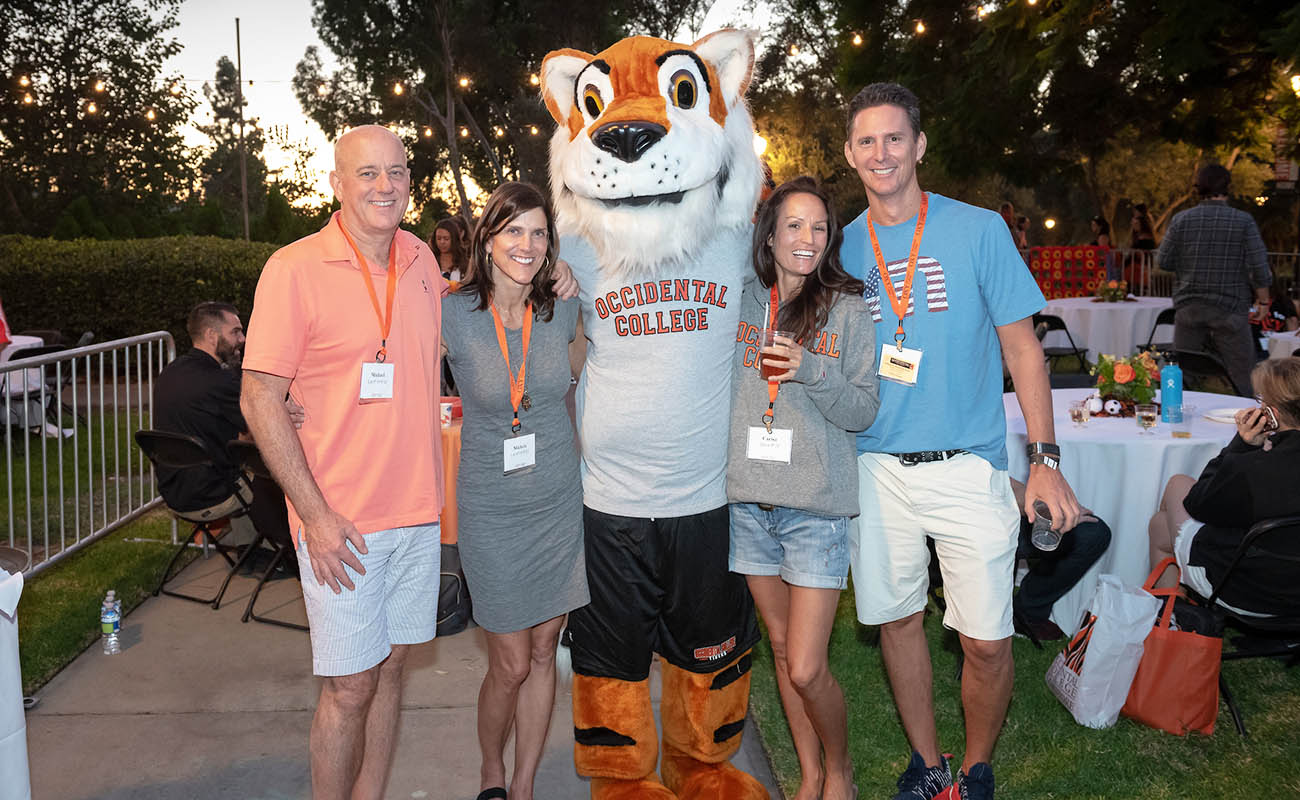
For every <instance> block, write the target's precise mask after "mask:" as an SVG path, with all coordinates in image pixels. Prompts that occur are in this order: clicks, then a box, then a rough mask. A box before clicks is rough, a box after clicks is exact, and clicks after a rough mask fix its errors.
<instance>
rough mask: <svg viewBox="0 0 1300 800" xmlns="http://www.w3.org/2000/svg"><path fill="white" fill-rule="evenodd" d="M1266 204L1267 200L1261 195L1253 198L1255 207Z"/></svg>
mask: <svg viewBox="0 0 1300 800" xmlns="http://www.w3.org/2000/svg"><path fill="white" fill-rule="evenodd" d="M1267 202H1268V198H1267V197H1265V196H1264V195H1262V194H1261V195H1259V196H1257V197H1256V198H1255V205H1257V206H1262V205H1264V204H1265V203H1267Z"/></svg>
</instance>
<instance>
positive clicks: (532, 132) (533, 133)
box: [528, 125, 538, 136]
mask: <svg viewBox="0 0 1300 800" xmlns="http://www.w3.org/2000/svg"><path fill="white" fill-rule="evenodd" d="M537 133H538V131H537V126H536V125H529V126H528V134H529V135H530V136H536V135H537Z"/></svg>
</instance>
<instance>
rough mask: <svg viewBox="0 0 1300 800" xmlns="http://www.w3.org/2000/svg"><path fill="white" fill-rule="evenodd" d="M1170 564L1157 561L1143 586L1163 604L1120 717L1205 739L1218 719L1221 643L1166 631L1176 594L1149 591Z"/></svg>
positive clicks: (1218, 638)
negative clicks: (1204, 736)
mask: <svg viewBox="0 0 1300 800" xmlns="http://www.w3.org/2000/svg"><path fill="white" fill-rule="evenodd" d="M1174 563H1175V562H1174V559H1172V558H1166V559H1165V560H1164V561H1161V562H1160V563H1159V564H1157V565H1156V568H1155V569H1154V570H1152V572H1151V575H1150V576H1148V577H1147V582H1146V584H1145V585H1144V586H1143V588H1144V589H1146V590H1147V591H1148V592H1151V594H1153V595H1155V596H1156V597H1157V598H1160V599H1161V600H1162V602H1163V603H1164V609H1163V610H1162V611H1161V612H1160V616H1158V617H1157V618H1156V625H1155V627H1154V628H1153V629H1152V630H1151V634H1150V635H1149V636H1147V639H1146V644H1145V646H1144V649H1143V651H1142V661H1141V662H1140V663H1139V664H1138V671H1137V675H1136V676H1134V678H1133V685H1132V686H1131V687H1129V691H1128V699H1127V700H1126V701H1125V703H1124V708H1123V709H1122V711H1123V714H1124V716H1126V717H1129V718H1131V719H1134V720H1136V721H1138V722H1141V723H1142V724H1143V725H1149V726H1150V727H1152V728H1157V729H1159V730H1162V731H1168V732H1169V733H1172V734H1175V735H1178V736H1184V735H1186V734H1187V733H1188V732H1189V731H1196V732H1198V733H1203V734H1205V735H1206V736H1209V735H1210V734H1212V733H1214V722H1215V720H1216V719H1217V718H1218V716H1219V659H1220V656H1221V655H1222V653H1223V638H1222V637H1221V636H1205V635H1202V634H1199V633H1193V632H1191V631H1185V630H1171V629H1170V621H1171V618H1172V617H1173V613H1174V605H1175V600H1176V599H1178V598H1179V592H1178V589H1177V588H1174V589H1154V588H1152V587H1153V586H1155V583H1156V579H1157V578H1159V577H1160V574H1161V573H1162V572H1164V571H1165V568H1166V567H1168V566H1170V565H1172V564H1174ZM1175 568H1176V567H1175ZM1181 577H1182V575H1181V573H1180V574H1179V578H1180V579H1181ZM1184 602H1186V600H1184Z"/></svg>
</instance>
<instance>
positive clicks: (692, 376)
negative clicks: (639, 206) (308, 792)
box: [560, 225, 751, 517]
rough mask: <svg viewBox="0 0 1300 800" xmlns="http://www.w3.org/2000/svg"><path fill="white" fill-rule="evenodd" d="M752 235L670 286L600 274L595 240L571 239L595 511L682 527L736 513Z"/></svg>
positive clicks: (735, 235) (739, 232)
mask: <svg viewBox="0 0 1300 800" xmlns="http://www.w3.org/2000/svg"><path fill="white" fill-rule="evenodd" d="M750 235H751V229H750V227H749V226H746V225H742V226H738V227H734V228H731V229H730V230H728V231H724V232H722V234H721V235H718V236H716V237H714V238H712V239H711V240H709V243H708V245H707V246H706V247H705V248H703V249H702V250H701V251H700V252H699V253H697V254H695V257H694V258H692V259H691V260H690V261H689V262H687V263H685V264H681V265H674V268H673V269H671V270H666V271H665V273H664V274H663V275H662V276H658V275H637V276H631V277H616V276H611V275H610V274H609V273H608V272H607V271H603V270H600V269H599V268H598V263H597V256H596V253H595V251H594V250H593V249H592V248H591V247H590V246H589V245H588V244H587V242H586V241H585V240H583V239H581V238H579V237H575V236H566V237H563V239H562V241H561V247H560V252H561V255H562V258H564V260H566V261H567V262H569V265H570V266H571V267H572V268H573V272H574V276H575V277H576V278H577V279H578V283H579V284H580V285H581V286H582V295H581V296H582V308H583V318H582V325H583V330H584V333H585V335H586V337H587V339H588V340H589V343H588V346H587V363H586V368H585V369H584V370H583V373H582V379H581V380H580V381H579V382H578V433H579V438H580V439H581V444H582V487H583V492H584V500H583V502H584V504H585V505H587V506H589V507H590V508H593V509H595V510H597V511H602V512H604V513H606V514H617V515H620V516H627V517H680V516H685V515H688V514H698V513H700V512H703V511H708V510H710V509H714V508H718V507H719V506H721V505H724V504H725V503H726V502H727V484H726V466H727V433H728V430H729V425H730V422H729V420H730V413H731V373H732V368H731V358H732V356H733V354H734V344H735V338H736V326H737V325H738V324H739V322H740V294H741V288H742V283H743V274H742V273H743V269H742V267H743V265H744V263H745V259H738V258H737V257H736V254H737V253H738V252H740V253H744V252H747V251H748V249H749V246H750V241H749V240H750ZM668 337H671V339H672V342H671V344H672V346H671V347H665V342H666V341H668ZM684 456H685V457H684Z"/></svg>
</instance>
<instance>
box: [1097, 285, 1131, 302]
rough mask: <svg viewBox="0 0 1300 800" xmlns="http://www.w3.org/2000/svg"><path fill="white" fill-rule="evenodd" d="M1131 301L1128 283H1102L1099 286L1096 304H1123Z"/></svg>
mask: <svg viewBox="0 0 1300 800" xmlns="http://www.w3.org/2000/svg"><path fill="white" fill-rule="evenodd" d="M1128 299H1129V296H1128V281H1102V282H1101V283H1098V284H1097V296H1096V297H1094V298H1093V300H1092V302H1094V303H1122V302H1126V301H1127V300H1128Z"/></svg>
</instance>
